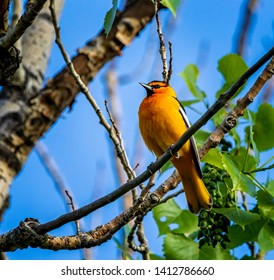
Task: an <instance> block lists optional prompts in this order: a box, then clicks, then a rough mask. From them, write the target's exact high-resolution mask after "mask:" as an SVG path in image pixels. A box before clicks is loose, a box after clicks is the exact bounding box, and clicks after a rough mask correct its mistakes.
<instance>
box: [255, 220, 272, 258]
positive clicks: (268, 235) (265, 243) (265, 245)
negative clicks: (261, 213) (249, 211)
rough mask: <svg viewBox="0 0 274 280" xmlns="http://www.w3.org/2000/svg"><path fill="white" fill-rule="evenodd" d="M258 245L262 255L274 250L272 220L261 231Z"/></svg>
mask: <svg viewBox="0 0 274 280" xmlns="http://www.w3.org/2000/svg"><path fill="white" fill-rule="evenodd" d="M258 243H259V245H260V249H261V253H262V254H263V255H264V254H265V253H267V252H268V251H270V250H273V249H274V222H273V221H272V220H270V221H269V223H267V224H266V225H265V226H264V227H263V228H262V229H261V231H260V233H259V236H258Z"/></svg>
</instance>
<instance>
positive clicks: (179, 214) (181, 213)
mask: <svg viewBox="0 0 274 280" xmlns="http://www.w3.org/2000/svg"><path fill="white" fill-rule="evenodd" d="M153 217H154V219H155V221H156V223H157V226H158V230H159V235H164V234H167V233H169V232H174V233H176V232H178V233H185V234H187V235H188V234H190V233H192V232H193V231H195V230H198V226H197V225H198V220H197V216H196V215H194V214H192V213H190V212H189V211H188V210H182V209H181V208H180V207H179V206H178V204H177V203H176V202H175V200H174V199H170V200H168V201H167V202H166V203H163V204H160V205H158V206H157V207H155V208H154V209H153Z"/></svg>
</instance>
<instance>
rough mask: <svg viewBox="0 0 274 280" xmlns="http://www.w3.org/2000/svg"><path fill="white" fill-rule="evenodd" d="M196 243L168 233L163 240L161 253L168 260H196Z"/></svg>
mask: <svg viewBox="0 0 274 280" xmlns="http://www.w3.org/2000/svg"><path fill="white" fill-rule="evenodd" d="M198 246H199V245H198V243H196V242H195V241H193V240H192V239H190V238H187V237H186V236H185V235H183V234H173V233H168V234H167V235H166V237H165V239H164V244H163V251H164V256H165V257H166V259H169V260H197V259H198V258H199V249H198Z"/></svg>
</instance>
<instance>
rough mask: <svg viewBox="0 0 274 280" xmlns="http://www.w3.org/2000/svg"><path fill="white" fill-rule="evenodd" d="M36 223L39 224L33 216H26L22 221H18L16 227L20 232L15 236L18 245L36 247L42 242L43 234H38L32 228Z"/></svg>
mask: <svg viewBox="0 0 274 280" xmlns="http://www.w3.org/2000/svg"><path fill="white" fill-rule="evenodd" d="M38 225H40V223H39V222H38V220H36V219H33V218H27V219H25V221H24V222H20V225H19V227H18V229H19V230H20V234H19V236H17V238H18V241H19V242H20V246H23V248H26V247H28V246H30V247H35V248H36V247H38V245H40V244H42V243H43V240H44V238H45V236H44V235H40V234H38V233H37V232H36V231H35V230H34V229H35V227H37V226H38ZM18 247H19V246H18ZM19 248H20V247H19Z"/></svg>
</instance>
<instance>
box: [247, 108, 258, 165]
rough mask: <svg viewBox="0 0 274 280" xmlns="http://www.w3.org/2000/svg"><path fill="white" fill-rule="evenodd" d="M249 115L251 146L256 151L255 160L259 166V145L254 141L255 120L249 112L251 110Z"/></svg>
mask: <svg viewBox="0 0 274 280" xmlns="http://www.w3.org/2000/svg"><path fill="white" fill-rule="evenodd" d="M247 114H248V119H249V124H250V125H249V137H250V142H251V146H252V150H253V151H254V155H255V159H256V162H257V164H259V162H260V154H259V151H258V149H257V145H256V143H255V141H254V137H253V134H254V132H253V120H252V116H251V113H250V112H249V110H247Z"/></svg>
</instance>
